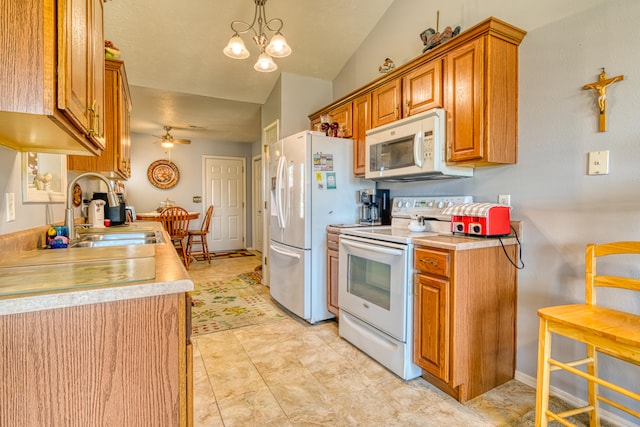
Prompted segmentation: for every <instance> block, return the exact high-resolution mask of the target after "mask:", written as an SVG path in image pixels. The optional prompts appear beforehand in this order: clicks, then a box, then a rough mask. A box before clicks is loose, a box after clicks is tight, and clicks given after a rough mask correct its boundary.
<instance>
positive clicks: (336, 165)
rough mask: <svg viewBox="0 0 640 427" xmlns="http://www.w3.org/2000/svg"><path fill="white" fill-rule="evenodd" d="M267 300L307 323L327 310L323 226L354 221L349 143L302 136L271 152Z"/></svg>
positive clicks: (357, 185) (357, 183)
mask: <svg viewBox="0 0 640 427" xmlns="http://www.w3.org/2000/svg"><path fill="white" fill-rule="evenodd" d="M269 179H270V186H271V191H270V202H271V203H270V207H271V209H270V212H269V228H270V242H269V255H268V257H269V258H268V260H267V262H268V264H269V286H270V292H271V296H272V297H273V298H274V299H275V300H276V301H277V302H278V303H280V304H281V305H282V306H283V307H285V308H286V309H287V310H289V311H291V312H293V313H294V314H296V315H297V316H299V317H301V318H303V319H305V320H306V321H307V322H309V323H312V324H313V323H316V322H318V321H321V320H326V319H331V318H333V317H334V316H333V314H331V313H330V312H329V311H328V310H327V261H326V226H327V225H329V224H354V223H356V221H357V220H358V207H359V205H358V203H357V196H356V194H357V190H360V189H363V188H365V187H366V184H367V183H369V184H371V183H370V181H367V180H363V179H357V178H354V177H353V140H351V139H344V138H331V137H327V136H325V135H324V134H322V133H320V132H312V131H304V132H300V133H297V134H294V135H291V136H289V137H286V138H284V139H282V140H280V141H277V142H274V143H273V144H272V145H271V146H270V147H269Z"/></svg>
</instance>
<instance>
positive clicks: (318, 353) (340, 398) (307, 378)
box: [189, 256, 535, 427]
mask: <svg viewBox="0 0 640 427" xmlns="http://www.w3.org/2000/svg"><path fill="white" fill-rule="evenodd" d="M260 260H261V257H260V256H256V257H244V258H233V259H224V260H213V261H212V262H211V265H210V266H209V265H207V264H206V263H203V262H198V263H194V264H191V268H190V271H189V273H190V275H191V277H192V278H193V279H194V280H218V279H221V278H225V277H232V276H235V275H237V274H238V273H240V272H243V271H250V270H253V269H254V268H255V266H257V265H259V263H260ZM193 341H194V343H195V348H194V393H195V398H194V418H195V425H196V426H214V427H217V426H224V427H231V426H242V427H245V426H296V427H297V426H301V427H302V426H304V427H307V426H332V427H334V426H367V427H368V426H403V427H404V426H420V427H425V426H426V427H430V426H434V427H435V426H437V427H440V426H456V427H457V426H461V427H484V426H502V425H510V424H512V422H513V420H515V419H517V418H518V417H519V416H521V415H522V414H524V413H526V412H528V411H530V410H531V408H532V407H533V405H534V402H535V394H534V390H533V389H532V388H531V387H528V386H525V385H523V384H521V383H519V382H517V381H515V380H514V381H510V382H509V383H507V384H505V385H503V386H501V387H498V388H496V389H495V390H492V391H490V392H488V393H485V394H484V395H482V396H479V397H478V398H476V399H474V400H472V401H470V402H467V403H466V404H464V405H462V404H460V403H458V402H457V401H455V400H454V399H452V398H451V397H450V396H448V395H447V394H445V393H443V392H442V391H441V390H439V389H437V388H436V387H434V386H433V385H431V384H429V383H428V382H427V381H425V380H424V379H422V378H416V379H414V380H411V381H403V380H401V379H400V378H399V377H397V376H395V375H394V374H392V373H391V372H390V371H389V370H387V369H386V368H384V367H383V366H381V365H380V364H379V363H378V362H376V361H375V360H373V359H372V358H370V357H369V356H368V355H366V354H364V353H363V352H362V351H360V350H359V349H357V348H356V347H354V346H353V345H351V344H350V343H349V342H347V341H346V340H344V339H342V338H341V337H340V336H339V334H338V326H337V323H336V322H335V321H326V322H319V323H317V324H315V325H309V324H308V323H306V322H304V321H303V320H301V319H297V318H292V317H287V318H286V319H283V320H277V321H274V322H271V323H266V324H259V325H253V326H247V327H243V328H238V329H233V330H229V331H223V332H216V333H211V334H207V335H200V336H198V337H194V338H193Z"/></svg>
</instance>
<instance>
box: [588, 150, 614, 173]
mask: <svg viewBox="0 0 640 427" xmlns="http://www.w3.org/2000/svg"><path fill="white" fill-rule="evenodd" d="M587 173H588V174H589V175H606V174H608V173H609V150H604V151H591V152H590V153H589V168H588V171H587Z"/></svg>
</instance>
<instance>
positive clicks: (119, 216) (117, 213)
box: [92, 193, 127, 225]
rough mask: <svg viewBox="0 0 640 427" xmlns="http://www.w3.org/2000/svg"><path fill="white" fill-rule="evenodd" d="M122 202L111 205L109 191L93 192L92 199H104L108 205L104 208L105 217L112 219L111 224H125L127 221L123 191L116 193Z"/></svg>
mask: <svg viewBox="0 0 640 427" xmlns="http://www.w3.org/2000/svg"><path fill="white" fill-rule="evenodd" d="M116 195H117V196H118V201H119V202H120V204H119V205H118V206H109V200H108V199H107V193H93V199H92V200H104V201H105V203H106V205H105V209H104V219H110V220H111V225H120V224H124V223H125V222H126V221H127V212H126V210H125V205H126V202H125V200H124V196H123V194H122V193H116Z"/></svg>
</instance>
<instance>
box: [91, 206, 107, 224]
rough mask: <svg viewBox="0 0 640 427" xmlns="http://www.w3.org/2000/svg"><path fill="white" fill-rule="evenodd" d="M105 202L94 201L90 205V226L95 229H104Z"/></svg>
mask: <svg viewBox="0 0 640 427" xmlns="http://www.w3.org/2000/svg"><path fill="white" fill-rule="evenodd" d="M105 204H106V202H105V201H104V200H100V199H98V200H92V201H91V203H89V224H91V227H93V228H104V206H105Z"/></svg>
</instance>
